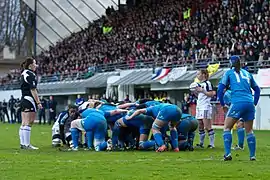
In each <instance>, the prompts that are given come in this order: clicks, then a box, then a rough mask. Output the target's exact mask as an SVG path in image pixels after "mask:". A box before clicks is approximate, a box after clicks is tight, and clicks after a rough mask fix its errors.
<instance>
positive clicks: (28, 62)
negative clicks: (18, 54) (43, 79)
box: [21, 57, 34, 69]
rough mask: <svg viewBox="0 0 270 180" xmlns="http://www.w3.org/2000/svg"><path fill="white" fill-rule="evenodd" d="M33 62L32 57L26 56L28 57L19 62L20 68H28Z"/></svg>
mask: <svg viewBox="0 0 270 180" xmlns="http://www.w3.org/2000/svg"><path fill="white" fill-rule="evenodd" d="M33 63H34V59H33V58H31V57H28V58H26V59H25V60H24V61H23V62H22V63H21V68H23V69H28V68H29V66H30V65H31V64H33Z"/></svg>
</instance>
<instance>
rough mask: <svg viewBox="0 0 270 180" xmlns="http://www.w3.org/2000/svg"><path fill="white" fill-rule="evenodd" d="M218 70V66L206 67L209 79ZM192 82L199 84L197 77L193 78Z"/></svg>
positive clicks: (210, 65)
mask: <svg viewBox="0 0 270 180" xmlns="http://www.w3.org/2000/svg"><path fill="white" fill-rule="evenodd" d="M218 68H219V64H209V65H208V67H207V71H208V74H209V77H210V76H212V75H213V74H215V73H216V72H217V71H218ZM194 82H196V83H199V82H200V80H199V79H198V78H197V77H195V79H194Z"/></svg>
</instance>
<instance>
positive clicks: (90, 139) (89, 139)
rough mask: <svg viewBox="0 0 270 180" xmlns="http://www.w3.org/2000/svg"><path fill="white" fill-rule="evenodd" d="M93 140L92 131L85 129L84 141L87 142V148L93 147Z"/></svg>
mask: <svg viewBox="0 0 270 180" xmlns="http://www.w3.org/2000/svg"><path fill="white" fill-rule="evenodd" d="M93 140H94V134H93V131H87V132H86V142H87V147H88V148H89V149H90V148H92V147H93Z"/></svg>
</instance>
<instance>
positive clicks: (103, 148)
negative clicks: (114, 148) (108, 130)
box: [99, 141, 107, 151]
mask: <svg viewBox="0 0 270 180" xmlns="http://www.w3.org/2000/svg"><path fill="white" fill-rule="evenodd" d="M106 149H107V142H106V141H104V142H102V143H101V144H100V145H99V150H100V151H105V150H106Z"/></svg>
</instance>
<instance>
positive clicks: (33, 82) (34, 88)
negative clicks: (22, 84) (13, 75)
mask: <svg viewBox="0 0 270 180" xmlns="http://www.w3.org/2000/svg"><path fill="white" fill-rule="evenodd" d="M26 79H27V82H28V84H29V86H30V89H31V94H32V96H33V97H34V99H35V101H36V103H37V104H38V105H39V104H41V102H40V100H39V97H38V93H37V85H36V80H35V76H34V75H33V74H29V76H27V78H26Z"/></svg>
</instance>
